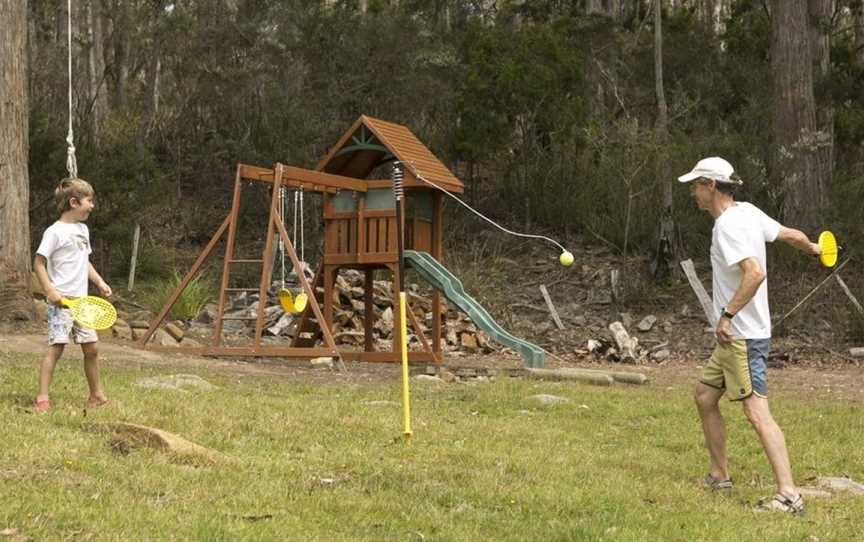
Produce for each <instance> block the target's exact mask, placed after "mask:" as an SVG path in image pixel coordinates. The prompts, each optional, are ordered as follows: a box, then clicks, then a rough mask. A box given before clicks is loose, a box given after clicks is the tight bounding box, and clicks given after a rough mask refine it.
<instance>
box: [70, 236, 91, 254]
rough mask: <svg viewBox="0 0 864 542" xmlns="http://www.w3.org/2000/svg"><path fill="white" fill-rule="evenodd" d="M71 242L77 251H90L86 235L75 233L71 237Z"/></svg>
mask: <svg viewBox="0 0 864 542" xmlns="http://www.w3.org/2000/svg"><path fill="white" fill-rule="evenodd" d="M73 242H74V243H75V246H77V247H78V249H79V250H83V251H87V250H89V249H90V240H89V239H87V236H86V235H81V234H80V233H76V234H75V235H74V236H73Z"/></svg>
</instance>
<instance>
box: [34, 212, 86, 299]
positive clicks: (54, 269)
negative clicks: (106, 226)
mask: <svg viewBox="0 0 864 542" xmlns="http://www.w3.org/2000/svg"><path fill="white" fill-rule="evenodd" d="M90 252H92V250H91V249H90V230H88V229H87V226H86V225H85V224H84V223H82V222H74V223H68V222H60V221H57V222H55V223H53V224H51V225H50V226H49V227H48V229H46V230H45V233H44V234H42V242H41V243H39V248H37V249H36V254H39V255H41V256H44V257H45V259H46V260H47V261H48V278H49V279H50V280H51V283H52V284H53V285H54V287H55V288H57V292H58V293H59V294H60V295H62V296H66V297H80V296H82V295H87V280H88V276H89V272H90Z"/></svg>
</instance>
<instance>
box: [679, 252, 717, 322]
mask: <svg viewBox="0 0 864 542" xmlns="http://www.w3.org/2000/svg"><path fill="white" fill-rule="evenodd" d="M681 269H683V270H684V274H685V275H687V281H688V282H690V287H691V288H693V292H694V293H695V294H696V297H697V298H699V304H700V305H702V310H703V311H704V312H705V318H707V319H708V323H709V324H710V325H711V327H717V320H718V317H717V313H716V312H715V311H714V302H713V301H711V297H710V296H709V295H708V292H706V291H705V287H704V286H702V281H700V280H699V277H698V276H697V275H696V268H695V267H693V260H691V259H689V258H688V259H686V260H684V261H682V262H681Z"/></svg>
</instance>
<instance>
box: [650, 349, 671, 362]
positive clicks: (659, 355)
mask: <svg viewBox="0 0 864 542" xmlns="http://www.w3.org/2000/svg"><path fill="white" fill-rule="evenodd" d="M671 355H672V353H671V352H669V350H666V349H665V348H663V349H662V350H657V351H654V352H651V359H652V360H654V361H663V360H665V359H669V356H671Z"/></svg>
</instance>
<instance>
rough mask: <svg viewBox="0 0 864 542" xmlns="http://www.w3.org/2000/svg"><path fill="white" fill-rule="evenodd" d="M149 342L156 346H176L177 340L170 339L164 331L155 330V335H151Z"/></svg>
mask: <svg viewBox="0 0 864 542" xmlns="http://www.w3.org/2000/svg"><path fill="white" fill-rule="evenodd" d="M150 340H151V341H152V343H153V344H155V345H157V346H177V339H175V338H174V337H172V336H171V335H170V334H169V333H168V332H167V331H165V330H164V329H157V330H156V333H154V334H153V336H152V337H151V338H150Z"/></svg>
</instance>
